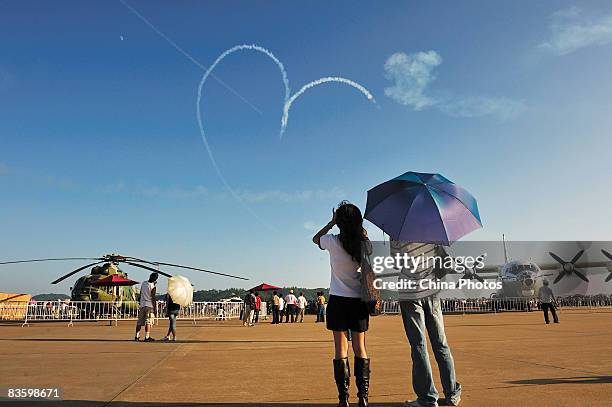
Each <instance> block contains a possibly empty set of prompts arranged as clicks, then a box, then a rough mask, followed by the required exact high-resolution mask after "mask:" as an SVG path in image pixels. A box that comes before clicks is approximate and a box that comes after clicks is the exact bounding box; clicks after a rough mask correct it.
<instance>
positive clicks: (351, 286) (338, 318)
mask: <svg viewBox="0 0 612 407" xmlns="http://www.w3.org/2000/svg"><path fill="white" fill-rule="evenodd" d="M334 226H338V229H340V233H339V234H338V235H333V234H329V231H330V230H331V229H332V228H333V227H334ZM367 240H368V236H367V233H366V231H365V229H364V228H363V217H362V215H361V211H360V210H359V208H358V207H356V206H355V205H353V204H351V203H348V202H346V201H343V202H341V203H340V205H339V206H338V208H337V209H336V210H334V211H333V217H332V220H331V221H330V222H329V223H328V224H327V225H325V226H323V228H322V229H321V230H319V232H317V234H316V235H314V237H313V238H312V241H313V242H314V243H315V244H316V245H317V246H319V248H320V249H321V250H327V251H328V252H329V257H330V265H331V281H330V287H329V299H328V302H327V329H329V330H330V331H333V335H334V346H335V357H334V379H335V381H336V385H337V387H338V400H339V403H338V407H348V405H349V402H348V400H349V385H350V375H351V372H350V367H349V360H348V350H349V345H348V331H349V330H350V331H351V332H352V345H353V353H354V355H355V359H354V374H355V383H356V384H357V397H358V398H359V407H366V406H367V405H368V390H369V385H370V359H368V355H367V353H366V344H365V333H366V331H367V330H368V324H369V311H368V307H367V305H366V303H365V302H363V301H362V300H361V279H360V274H359V272H358V270H359V267H360V263H361V250H362V244H363V242H364V241H367Z"/></svg>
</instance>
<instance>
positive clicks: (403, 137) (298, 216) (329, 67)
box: [0, 0, 612, 292]
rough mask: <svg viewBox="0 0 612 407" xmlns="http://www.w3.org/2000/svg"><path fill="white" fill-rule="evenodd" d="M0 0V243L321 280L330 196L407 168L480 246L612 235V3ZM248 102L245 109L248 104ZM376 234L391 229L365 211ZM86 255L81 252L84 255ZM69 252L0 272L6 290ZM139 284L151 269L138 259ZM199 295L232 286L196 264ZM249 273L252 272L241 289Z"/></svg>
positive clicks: (355, 192) (38, 286)
mask: <svg viewBox="0 0 612 407" xmlns="http://www.w3.org/2000/svg"><path fill="white" fill-rule="evenodd" d="M127 3H128V4H129V5H130V6H131V7H133V8H134V9H135V10H137V11H138V12H139V13H140V14H141V15H142V16H144V17H145V18H146V19H147V20H148V21H149V22H151V23H152V24H153V25H154V26H155V27H156V28H157V29H158V30H159V31H161V32H163V33H164V34H165V35H166V36H167V37H168V38H170V39H171V40H172V41H174V42H175V43H176V44H178V46H180V47H181V49H183V50H184V51H185V52H186V53H188V54H189V55H190V56H191V58H193V59H194V60H196V61H197V62H198V63H199V64H201V65H202V66H205V67H206V66H209V65H210V64H212V62H213V61H214V60H215V58H217V56H218V55H219V54H221V53H222V52H223V51H224V50H226V49H228V48H230V47H232V46H234V45H238V44H258V45H260V46H263V47H265V48H267V49H269V50H270V51H271V52H273V53H274V54H275V55H276V56H277V57H278V58H279V59H280V60H281V61H282V63H283V64H284V66H285V69H286V71H287V74H288V78H289V82H290V86H291V89H292V93H294V92H295V91H297V90H298V89H299V88H300V87H301V86H302V85H304V84H306V83H308V82H310V81H312V80H315V79H317V78H320V77H325V76H342V77H346V78H349V79H351V80H354V81H356V82H358V83H360V84H361V85H363V86H364V87H366V88H367V89H368V90H369V91H370V92H371V93H372V94H373V95H374V97H375V99H376V104H374V103H371V102H369V101H368V100H367V99H366V98H365V97H364V96H363V95H362V94H361V93H359V92H358V91H357V90H355V89H353V88H351V87H349V86H346V85H342V84H325V85H321V86H319V87H316V88H313V89H311V90H309V91H307V92H306V93H304V95H302V96H301V97H300V98H298V99H297V100H296V101H295V103H294V104H293V105H292V107H291V112H290V118H289V123H288V127H287V130H286V132H285V135H284V137H283V139H282V140H279V137H278V134H279V127H280V118H281V115H282V109H283V100H284V88H283V82H282V80H281V76H280V73H279V70H278V68H277V67H276V66H275V65H274V63H273V62H272V61H271V60H270V59H269V58H267V57H265V56H263V55H262V54H260V53H255V52H248V51H244V52H239V53H235V54H232V55H230V56H229V57H228V58H227V59H225V60H224V61H222V62H221V63H220V64H219V66H218V67H217V68H216V70H215V71H214V72H213V73H214V74H215V75H216V76H217V77H218V78H220V79H221V80H222V81H223V82H224V83H226V84H227V85H228V86H229V87H231V88H232V89H233V90H234V91H235V92H237V93H238V94H239V95H240V97H237V96H236V95H235V94H234V93H232V92H231V91H229V90H228V89H227V88H226V87H224V86H222V85H221V84H219V83H218V82H216V81H215V80H210V81H208V82H207V83H206V84H205V87H204V97H203V102H202V105H201V106H200V107H201V112H202V114H203V117H204V127H205V130H206V134H207V136H208V140H209V142H210V145H211V148H212V150H213V152H214V154H215V157H216V160H217V162H218V164H219V168H220V169H221V171H222V172H223V174H224V175H225V178H226V179H227V180H228V182H229V183H230V184H231V186H232V187H233V188H234V190H235V191H236V193H237V194H238V195H239V196H240V197H241V199H242V201H243V202H244V203H245V204H246V205H248V207H249V208H250V209H251V211H252V212H254V213H255V214H256V215H257V217H254V216H253V214H252V213H250V212H249V211H247V210H245V208H244V207H243V205H241V204H240V203H239V202H237V201H236V200H235V199H234V197H233V196H232V195H231V194H230V193H229V192H228V190H227V189H226V187H225V186H224V185H223V183H222V182H221V180H220V179H219V177H218V175H217V174H216V172H215V171H214V168H213V166H212V165H211V162H210V160H209V158H208V155H207V152H206V149H205V148H204V144H203V142H202V139H201V136H200V132H199V129H198V125H197V120H196V94H197V86H198V83H199V81H200V79H201V77H202V74H203V71H202V69H201V67H199V66H197V65H196V64H195V63H194V62H193V61H192V60H190V59H189V58H188V57H186V56H185V55H184V54H182V53H180V52H179V51H177V49H175V48H174V47H173V46H172V45H170V44H169V43H168V42H167V41H166V40H165V39H164V38H162V37H161V36H160V35H159V33H157V32H155V31H154V30H153V29H152V28H151V27H150V26H148V25H147V24H146V23H145V22H143V21H142V20H141V19H140V18H139V17H138V16H136V15H135V14H134V13H133V12H132V11H130V10H129V9H128V7H126V6H125V5H123V4H122V3H121V2H119V1H117V2H87V3H83V2H59V3H58V2H54V3H53V4H51V3H48V2H19V3H17V2H8V1H4V2H0V10H1V12H0V35H1V38H3V39H4V41H3V44H2V49H3V52H2V53H1V54H0V111H1V112H2V114H1V120H0V146H1V151H2V154H1V155H0V202H2V204H1V208H2V210H1V211H0V225H1V231H2V233H1V234H0V247H1V250H0V257H1V258H3V259H7V260H11V259H17V258H31V257H48V256H90V255H91V256H97V255H101V254H103V253H107V252H120V253H123V254H127V255H134V256H141V257H146V258H150V259H157V260H165V261H177V262H184V263H188V264H193V265H200V266H203V267H208V268H211V269H215V270H218V271H221V272H227V273H234V274H241V275H246V276H248V277H250V278H251V279H252V280H253V283H259V282H261V281H266V282H270V283H275V284H281V285H294V284H295V285H306V286H325V285H327V284H328V280H329V276H328V273H329V271H328V260H327V257H326V256H325V254H324V253H322V252H320V251H319V249H318V248H316V247H315V246H314V245H312V243H311V242H310V236H311V235H312V234H313V233H314V229H315V228H318V227H319V226H320V225H322V224H324V223H326V222H327V221H328V220H329V219H328V218H329V216H330V214H331V208H332V206H334V205H336V204H337V203H338V202H339V201H340V200H341V199H349V200H351V201H352V202H355V203H356V204H358V205H359V206H361V207H362V208H363V207H364V206H365V198H366V191H367V190H368V189H369V188H371V187H372V186H374V185H376V184H378V183H380V182H382V181H385V180H387V179H389V178H392V177H394V176H396V175H399V174H401V173H403V172H405V171H409V170H415V171H424V172H440V173H442V174H444V175H445V176H447V177H448V178H450V179H452V180H453V181H455V182H457V183H458V184H461V185H463V186H464V187H466V188H467V189H468V190H469V191H471V192H472V193H473V194H474V195H475V196H476V197H477V199H478V201H479V206H480V210H481V216H482V219H483V223H484V228H483V229H482V230H480V231H478V232H475V233H473V234H471V235H470V236H469V238H470V239H499V238H500V236H501V234H502V233H506V234H507V236H509V237H510V238H511V239H515V240H521V239H522V240H528V239H538V240H574V239H583V240H610V239H611V238H612V236H611V232H610V230H611V226H612V221H611V220H610V216H609V214H608V206H609V204H608V202H609V201H610V200H611V199H612V190H611V189H610V174H611V169H612V164H610V157H609V152H610V148H611V147H612V141H611V140H612V139H611V138H610V137H609V134H610V131H611V130H612V115H610V114H609V111H610V106H611V105H612V103H611V102H612V100H611V97H610V95H611V94H612V80H610V79H611V77H610V76H611V73H610V72H612V70H611V69H610V67H611V66H612V6H610V5H609V3H608V2H605V1H600V2H596V1H589V2H583V3H581V2H563V1H555V2H552V1H551V2H537V3H536V4H532V3H530V4H529V5H527V4H525V3H517V2H510V1H504V2H482V1H473V2H471V1H462V2H453V3H448V2H427V3H423V2H407V1H401V2H399V1H398V2H385V6H384V7H381V6H380V4H377V3H372V2H354V1H351V2H348V1H346V2H333V3H330V2H310V3H308V5H298V3H292V4H287V3H286V2H265V3H260V4H256V3H254V2H244V1H227V2H218V3H213V2H181V3H179V4H176V3H170V2H144V1H136V0H132V1H128V2H127ZM245 100H246V101H248V103H247V102H245ZM368 229H369V230H370V234H371V236H372V237H374V238H380V237H381V236H382V234H381V232H380V231H379V230H377V229H376V228H375V227H374V226H372V225H368ZM76 266H78V264H75V267H76ZM70 267H71V264H44V265H26V266H19V267H17V266H15V267H11V268H9V267H4V268H3V269H2V273H1V274H0V279H1V280H0V281H1V282H2V284H1V285H2V290H4V291H25V292H49V291H55V292H67V290H68V287H69V286H70V283H71V281H70V280H67V281H66V282H65V283H63V284H61V285H60V286H58V287H52V286H50V285H49V284H48V282H49V281H51V280H52V279H53V278H54V277H55V276H56V275H59V274H61V273H62V272H66V271H68V270H69V269H70ZM131 275H132V276H133V277H134V278H136V279H138V278H142V277H144V276H145V274H143V273H139V272H136V271H133V272H132V274H131ZM188 277H190V278H191V279H192V280H193V282H194V283H195V284H196V286H197V287H198V288H212V287H227V286H233V285H240V283H237V282H235V281H232V280H228V279H225V278H219V277H209V276H202V275H195V274H189V275H188ZM248 285H249V283H246V284H244V285H243V286H248Z"/></svg>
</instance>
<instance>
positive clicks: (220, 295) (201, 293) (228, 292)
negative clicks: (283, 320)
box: [32, 286, 397, 302]
mask: <svg viewBox="0 0 612 407" xmlns="http://www.w3.org/2000/svg"><path fill="white" fill-rule="evenodd" d="M289 290H293V292H294V293H295V294H296V295H298V294H299V293H300V292H304V296H305V297H306V299H308V300H311V299H314V298H315V297H316V295H317V292H319V291H323V294H324V295H325V298H328V297H329V288H304V287H295V286H294V287H283V288H281V289H280V291H281V292H282V293H283V294H284V295H286V294H287V293H288V292H289ZM245 294H246V290H245V289H244V288H227V289H223V290H218V289H210V290H198V291H195V292H194V293H193V300H194V301H198V302H200V301H209V302H214V301H221V300H224V299H227V298H231V297H240V298H243V297H244V295H245ZM259 294H260V295H261V296H262V298H264V299H265V298H267V297H270V296H272V291H267V292H260V293H259ZM165 295H166V294H165V293H160V294H159V295H158V296H157V298H158V299H160V300H161V299H163V298H164V296H165ZM380 295H381V297H382V299H383V300H397V292H395V291H392V290H382V291H381V293H380ZM32 298H33V299H34V300H36V301H55V300H65V299H67V298H70V296H69V295H66V294H51V293H50V294H37V295H35V296H34V297H32Z"/></svg>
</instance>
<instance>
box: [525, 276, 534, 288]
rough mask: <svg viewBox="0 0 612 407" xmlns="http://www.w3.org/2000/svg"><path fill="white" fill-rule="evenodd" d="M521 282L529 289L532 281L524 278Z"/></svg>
mask: <svg viewBox="0 0 612 407" xmlns="http://www.w3.org/2000/svg"><path fill="white" fill-rule="evenodd" d="M523 282H524V283H525V285H526V286H527V287H531V286H532V285H533V280H532V279H531V278H526V279H525V280H524V281H523Z"/></svg>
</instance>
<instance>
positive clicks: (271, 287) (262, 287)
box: [251, 283, 280, 291]
mask: <svg viewBox="0 0 612 407" xmlns="http://www.w3.org/2000/svg"><path fill="white" fill-rule="evenodd" d="M251 290H252V291H268V290H280V287H277V286H275V285H271V284H266V283H261V284H259V285H256V286H255V287H253V288H251Z"/></svg>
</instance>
